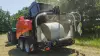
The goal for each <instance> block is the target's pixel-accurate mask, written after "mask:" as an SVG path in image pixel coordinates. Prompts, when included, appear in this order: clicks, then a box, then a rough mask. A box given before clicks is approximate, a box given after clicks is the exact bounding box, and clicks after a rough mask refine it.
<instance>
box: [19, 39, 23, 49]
mask: <svg viewBox="0 0 100 56" xmlns="http://www.w3.org/2000/svg"><path fill="white" fill-rule="evenodd" d="M19 47H20V49H21V50H23V42H22V41H21V40H20V41H19Z"/></svg>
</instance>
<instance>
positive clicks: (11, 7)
mask: <svg viewBox="0 0 100 56" xmlns="http://www.w3.org/2000/svg"><path fill="white" fill-rule="evenodd" d="M33 1H34V0H0V7H1V6H2V9H3V10H5V11H7V10H8V11H9V12H10V15H12V14H15V13H17V12H18V10H21V9H22V8H23V7H26V6H29V5H30V4H31V3H32V2H33Z"/></svg>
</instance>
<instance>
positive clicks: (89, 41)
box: [75, 37, 100, 48]
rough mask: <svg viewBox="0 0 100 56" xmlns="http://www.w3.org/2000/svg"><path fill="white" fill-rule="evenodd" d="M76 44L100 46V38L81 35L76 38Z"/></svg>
mask: <svg viewBox="0 0 100 56" xmlns="http://www.w3.org/2000/svg"><path fill="white" fill-rule="evenodd" d="M75 44H76V45H82V46H93V47H98V48H100V38H93V37H85V38H84V37H80V38H75Z"/></svg>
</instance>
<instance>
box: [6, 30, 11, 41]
mask: <svg viewBox="0 0 100 56" xmlns="http://www.w3.org/2000/svg"><path fill="white" fill-rule="evenodd" d="M7 37H8V42H11V32H10V31H8V35H7Z"/></svg>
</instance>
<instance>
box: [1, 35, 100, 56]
mask: <svg viewBox="0 0 100 56" xmlns="http://www.w3.org/2000/svg"><path fill="white" fill-rule="evenodd" d="M82 40H83V39H82ZM76 41H77V42H76V43H78V41H79V39H77V40H76ZM91 41H94V40H91ZM84 42H85V41H84ZM79 43H80V44H81V42H79ZM0 56H100V48H95V47H90V46H80V45H71V46H67V47H66V48H64V49H63V48H61V49H56V50H54V51H53V50H51V51H49V52H39V53H37V54H27V53H26V52H22V51H21V50H20V49H19V48H16V46H15V45H8V40H7V34H3V35H0Z"/></svg>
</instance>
